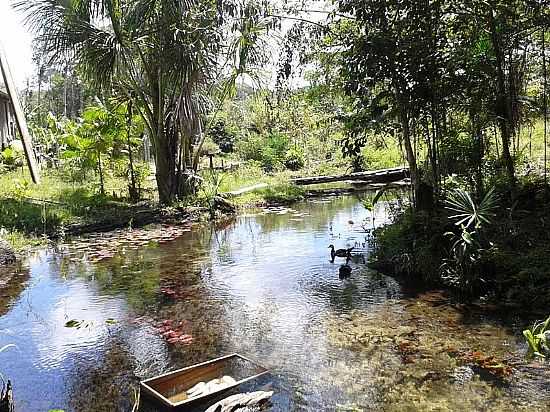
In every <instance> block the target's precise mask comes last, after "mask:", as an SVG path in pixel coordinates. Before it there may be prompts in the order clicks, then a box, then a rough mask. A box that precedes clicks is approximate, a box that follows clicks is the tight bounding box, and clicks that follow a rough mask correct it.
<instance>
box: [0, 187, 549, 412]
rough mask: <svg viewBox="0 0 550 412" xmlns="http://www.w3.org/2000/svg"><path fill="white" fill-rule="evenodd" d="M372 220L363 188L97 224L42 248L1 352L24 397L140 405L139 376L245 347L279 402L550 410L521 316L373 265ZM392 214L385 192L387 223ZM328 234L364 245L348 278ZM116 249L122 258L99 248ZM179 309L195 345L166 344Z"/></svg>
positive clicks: (66, 405)
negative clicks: (113, 226) (185, 215)
mask: <svg viewBox="0 0 550 412" xmlns="http://www.w3.org/2000/svg"><path fill="white" fill-rule="evenodd" d="M371 218H372V216H371V214H370V212H368V211H367V210H365V209H364V208H363V207H362V205H361V202H360V201H359V200H357V199H355V198H352V197H345V198H333V199H330V200H328V199H327V200H322V201H316V202H307V203H302V204H299V205H296V206H294V207H293V208H292V209H290V210H286V209H271V210H260V211H256V212H249V213H248V214H243V215H241V216H239V217H238V218H236V220H235V221H232V222H227V223H225V224H223V225H221V226H220V227H217V228H216V229H211V228H208V229H198V228H193V229H192V230H189V231H187V232H185V233H183V235H182V236H180V237H178V238H177V239H175V240H173V241H169V242H162V243H157V242H149V243H147V240H143V238H140V239H141V240H140V242H141V244H140V245H139V246H138V247H136V244H135V242H133V241H129V242H126V243H125V242H124V241H119V240H117V239H116V238H113V236H110V237H109V236H104V237H101V236H99V237H97V238H94V239H84V240H81V241H78V242H75V243H73V244H70V245H68V246H67V247H65V248H62V249H61V250H58V251H42V252H39V253H36V254H35V255H33V256H31V257H30V258H29V259H28V260H27V261H26V262H24V263H23V265H22V267H20V268H17V271H18V274H19V276H17V277H15V278H14V279H16V280H15V281H17V282H24V288H23V289H22V290H19V289H20V288H19V289H17V288H16V292H13V288H12V289H10V290H11V292H9V293H8V296H7V297H9V298H10V299H8V301H9V304H4V305H3V307H0V314H1V315H2V316H1V317H0V347H1V346H3V345H5V344H11V343H12V344H15V345H16V346H17V348H15V349H11V350H9V351H5V352H3V353H0V372H1V373H2V374H3V375H4V376H7V377H9V378H10V379H11V380H12V382H13V384H14V394H15V399H16V403H17V410H19V411H29V412H33V411H48V410H49V409H64V410H66V411H69V410H75V411H119V410H120V411H125V410H131V408H132V406H133V403H134V399H135V396H136V392H135V388H137V387H138V385H137V383H138V382H139V380H140V379H144V378H147V377H151V376H154V375H157V374H159V373H163V372H167V371H170V370H174V369H176V368H180V367H184V366H188V365H189V364H192V363H196V362H200V361H204V360H208V359H211V358H213V357H217V356H220V355H223V354H227V353H232V352H238V353H241V354H243V355H245V356H248V357H250V358H253V359H255V360H257V361H258V362H259V363H261V364H262V365H264V366H266V367H268V368H269V369H270V370H271V371H272V374H271V375H269V376H268V377H265V378H262V380H261V381H258V382H254V384H253V385H248V387H246V388H241V389H243V390H244V389H271V390H274V391H275V396H274V399H273V406H272V408H271V410H273V411H293V410H308V411H325V410H326V411H335V410H339V411H360V410H508V409H507V408H509V409H510V410H517V409H523V408H525V409H526V410H527V409H529V408H542V409H544V408H550V389H549V387H548V386H549V385H548V377H549V376H550V375H549V373H548V368H547V366H546V365H544V364H535V363H528V362H524V361H523V354H524V350H525V348H524V347H523V344H522V342H521V340H520V339H519V338H518V331H519V330H520V328H521V326H522V322H521V321H520V320H519V319H516V318H515V317H514V316H513V314H509V313H508V314H506V316H505V317H503V316H499V315H498V314H497V315H487V314H486V313H471V312H467V313H465V312H464V311H463V308H461V307H459V306H457V305H455V306H450V305H441V304H439V302H438V300H437V294H435V295H434V294H431V295H420V296H419V295H416V296H415V295H411V294H410V293H409V292H406V291H404V290H402V288H401V287H400V286H399V284H398V283H397V282H396V281H395V280H393V279H391V278H388V277H385V276H381V275H378V274H376V273H372V272H370V271H369V270H367V269H366V267H365V265H364V261H363V259H364V258H368V254H369V250H368V245H367V244H366V243H365V239H366V234H365V231H364V228H363V226H367V227H371V226H372V220H370V219H371ZM387 218H388V217H387V216H386V211H385V209H384V207H383V205H381V207H380V208H378V209H377V210H376V216H375V223H377V224H380V223H383V222H384V221H385V220H386V219H387ZM166 230H168V229H166ZM157 232H158V231H157ZM139 233H140V235H139V236H143V232H139ZM121 236H122V235H121ZM123 236H124V237H126V238H128V239H131V238H132V233H131V232H124V234H123ZM329 244H334V245H335V246H336V247H337V248H338V247H345V246H356V252H357V253H358V257H357V258H356V259H354V262H352V263H351V265H352V267H353V274H352V277H351V278H350V279H347V280H340V279H339V276H338V268H339V265H340V264H341V263H343V262H338V261H337V262H336V263H331V262H330V261H329V251H328V249H327V246H328V245H329ZM102 248H104V249H105V250H108V252H105V253H106V254H107V255H108V256H111V254H113V256H112V257H108V258H106V259H103V260H101V261H99V262H91V261H90V259H89V256H90V251H91V250H92V249H94V250H98V249H99V250H101V249H102ZM12 282H13V280H12ZM167 291H168V292H167ZM170 293H171V294H172V295H170ZM174 294H175V295H176V296H175V297H174V296H173V295H174ZM426 296H427V297H426ZM5 297H6V296H5ZM0 302H1V301H0ZM167 319H169V320H173V321H174V322H183V323H182V324H183V325H185V326H184V329H185V333H187V334H190V335H192V336H193V338H194V341H193V343H192V344H190V345H172V344H169V343H167V342H166V340H165V339H164V338H163V337H162V336H161V335H160V334H159V333H158V331H157V329H156V328H157V327H158V325H159V323H160V322H162V321H163V320H167ZM69 320H75V321H77V322H79V324H80V327H79V328H74V327H73V328H69V327H66V326H65V324H66V322H68V321H69ZM447 340H448V341H447ZM404 342H405V343H404ZM413 344H414V349H409V348H410V347H411V345H413ZM438 345H439V346H438ZM451 346H453V348H452V349H451V348H450V347H451ZM404 348H407V349H404ZM468 348H471V350H472V351H474V350H475V351H482V352H484V353H487V355H491V354H496V355H497V356H498V357H500V358H502V359H504V360H506V361H507V362H508V363H509V364H510V365H512V368H513V375H512V376H513V377H512V378H507V379H498V378H495V377H494V376H492V375H491V376H486V374H484V373H482V372H483V371H481V372H480V371H479V370H477V369H476V367H475V365H473V366H472V365H468V363H467V362H464V361H461V356H462V355H463V354H464V353H465V352H464V351H467V350H468ZM453 351H454V352H453ZM449 353H453V354H454V355H452V356H450V355H449ZM456 353H462V355H457V354H456ZM453 356H454V357H453ZM500 358H499V359H500ZM455 398H456V399H455ZM202 409H203V408H202V407H199V408H197V410H202ZM542 409H541V410H542ZM140 410H142V411H155V410H157V409H156V407H155V405H154V403H151V402H148V401H146V400H142V402H141V408H140ZM546 410H549V409H546Z"/></svg>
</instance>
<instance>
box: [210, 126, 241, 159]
mask: <svg viewBox="0 0 550 412" xmlns="http://www.w3.org/2000/svg"><path fill="white" fill-rule="evenodd" d="M208 136H210V137H211V138H212V141H213V142H214V143H216V144H217V145H218V146H219V148H220V150H221V151H222V152H223V153H231V152H233V145H234V144H235V136H234V135H233V133H231V132H230V131H229V130H228V129H227V127H226V125H225V122H224V121H223V120H218V121H216V122H215V123H214V124H213V125H212V126H210V129H209V130H208Z"/></svg>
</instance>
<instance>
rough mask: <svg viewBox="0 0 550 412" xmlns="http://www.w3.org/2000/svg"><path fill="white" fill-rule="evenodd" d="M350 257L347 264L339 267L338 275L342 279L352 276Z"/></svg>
mask: <svg viewBox="0 0 550 412" xmlns="http://www.w3.org/2000/svg"><path fill="white" fill-rule="evenodd" d="M349 260H350V259H349V257H348V258H347V259H346V264H345V265H342V266H340V269H338V276H339V277H340V279H346V278H349V277H350V276H351V270H352V269H351V266H350V265H349Z"/></svg>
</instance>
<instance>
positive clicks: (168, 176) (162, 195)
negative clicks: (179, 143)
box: [155, 130, 177, 204]
mask: <svg viewBox="0 0 550 412" xmlns="http://www.w3.org/2000/svg"><path fill="white" fill-rule="evenodd" d="M157 133H158V134H157V137H156V144H155V165H156V171H157V174H156V178H157V188H158V192H159V201H160V202H161V203H162V204H170V203H173V202H174V201H175V200H176V197H177V191H176V186H177V182H176V169H175V167H176V165H175V164H174V162H173V156H174V154H173V153H170V147H169V145H168V142H167V140H166V137H165V134H164V131H162V130H158V131H157Z"/></svg>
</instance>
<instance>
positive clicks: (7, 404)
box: [0, 380, 14, 412]
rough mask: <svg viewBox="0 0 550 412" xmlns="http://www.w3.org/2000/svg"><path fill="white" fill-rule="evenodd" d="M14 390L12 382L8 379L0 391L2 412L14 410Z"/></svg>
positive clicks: (0, 409) (0, 408)
mask: <svg viewBox="0 0 550 412" xmlns="http://www.w3.org/2000/svg"><path fill="white" fill-rule="evenodd" d="M13 411H14V406H13V391H12V387H11V382H10V381H9V380H8V383H7V384H6V385H5V386H3V387H2V390H1V391H0V412H13Z"/></svg>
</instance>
